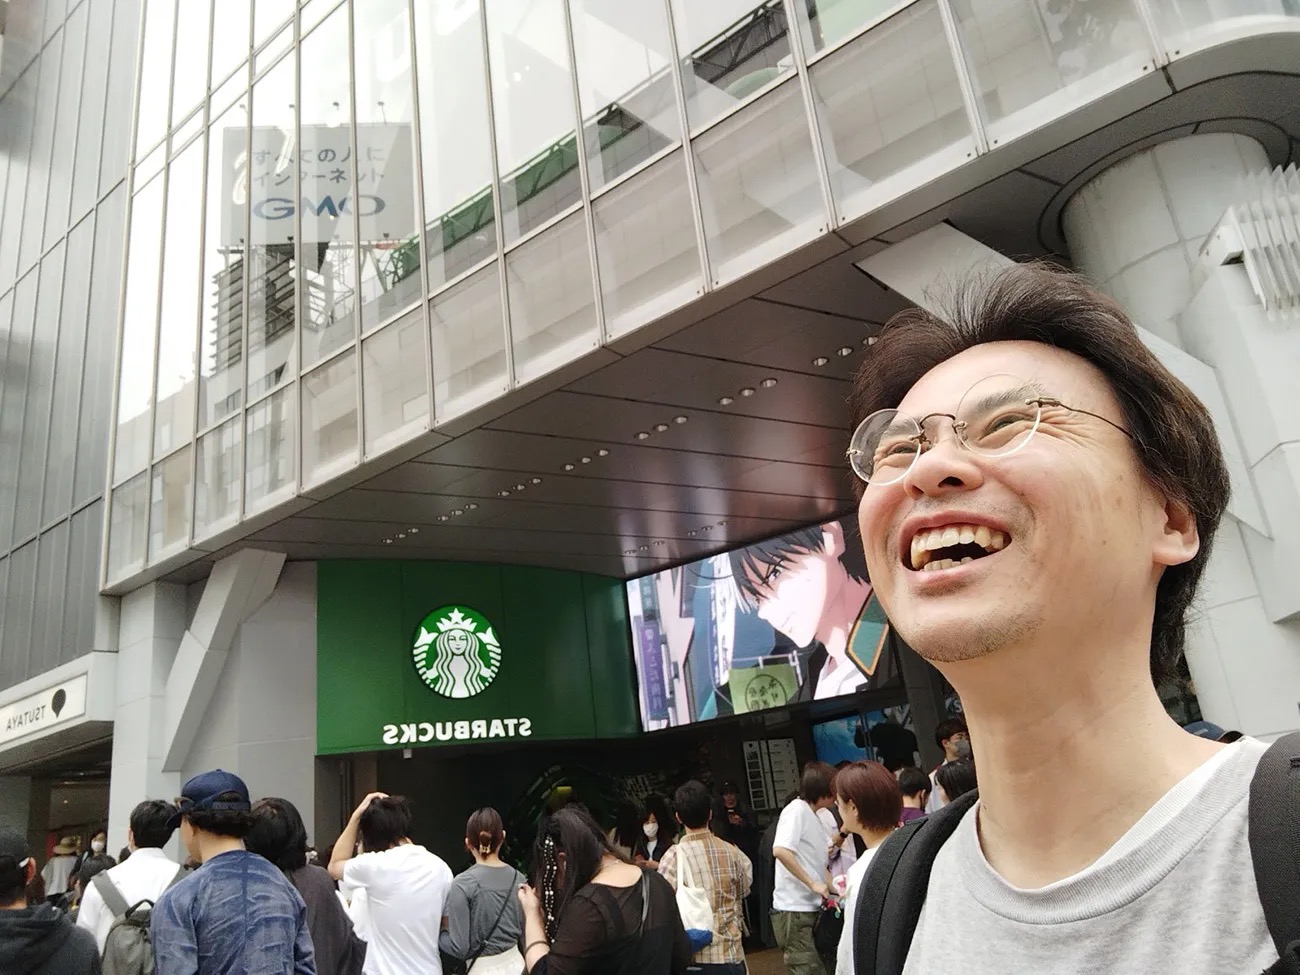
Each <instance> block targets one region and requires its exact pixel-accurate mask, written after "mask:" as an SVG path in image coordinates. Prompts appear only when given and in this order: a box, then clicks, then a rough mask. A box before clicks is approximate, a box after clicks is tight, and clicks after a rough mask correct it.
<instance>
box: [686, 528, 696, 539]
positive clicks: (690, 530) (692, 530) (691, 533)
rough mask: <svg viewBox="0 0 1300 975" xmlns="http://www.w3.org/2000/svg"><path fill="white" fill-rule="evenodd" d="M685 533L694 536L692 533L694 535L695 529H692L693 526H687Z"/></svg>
mask: <svg viewBox="0 0 1300 975" xmlns="http://www.w3.org/2000/svg"><path fill="white" fill-rule="evenodd" d="M686 534H688V535H690V536H692V537H694V535H695V529H694V528H689V529H687V531H686Z"/></svg>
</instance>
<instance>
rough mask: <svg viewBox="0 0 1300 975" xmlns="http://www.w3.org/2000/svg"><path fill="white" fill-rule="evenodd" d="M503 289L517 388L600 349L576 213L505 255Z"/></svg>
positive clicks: (588, 259)
mask: <svg viewBox="0 0 1300 975" xmlns="http://www.w3.org/2000/svg"><path fill="white" fill-rule="evenodd" d="M506 289H507V292H508V294H509V296H510V332H511V338H512V341H513V343H514V355H515V381H516V382H517V383H521V384H522V383H526V382H528V381H529V380H531V379H536V378H537V377H538V376H541V375H544V374H545V373H548V372H550V371H551V370H552V369H555V368H556V367H558V366H562V365H564V364H565V363H567V362H572V361H573V360H574V359H576V358H577V357H578V356H580V355H582V354H583V353H584V352H588V351H590V350H591V349H594V348H595V347H596V346H597V345H598V344H599V341H600V340H599V335H598V328H597V324H596V304H595V299H594V295H593V293H592V280H591V257H590V253H589V252H588V250H587V228H586V226H585V221H584V219H583V215H582V214H581V213H575V214H574V215H573V216H571V217H569V218H567V219H566V220H563V221H561V222H560V223H558V224H556V225H555V226H554V227H552V228H550V229H549V230H547V231H546V233H544V234H541V235H540V236H538V237H534V238H533V239H532V240H530V241H528V243H526V244H524V245H523V246H522V247H520V248H519V249H518V250H515V251H513V252H511V253H510V254H507V255H506Z"/></svg>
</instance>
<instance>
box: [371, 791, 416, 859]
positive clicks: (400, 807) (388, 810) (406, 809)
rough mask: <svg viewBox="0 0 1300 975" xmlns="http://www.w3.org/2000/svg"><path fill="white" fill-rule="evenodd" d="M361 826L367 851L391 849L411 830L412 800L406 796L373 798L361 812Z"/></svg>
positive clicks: (377, 851)
mask: <svg viewBox="0 0 1300 975" xmlns="http://www.w3.org/2000/svg"><path fill="white" fill-rule="evenodd" d="M360 828H361V843H362V845H364V846H365V849H366V852H367V853H380V852H383V851H384V850H391V849H392V848H393V847H395V846H396V845H397V844H398V843H400V842H401V841H402V840H404V839H406V838H407V836H408V835H409V834H410V832H411V800H410V799H408V798H406V796H385V797H384V798H382V799H372V800H371V801H370V805H368V806H366V811H365V812H363V813H362V814H361V822H360Z"/></svg>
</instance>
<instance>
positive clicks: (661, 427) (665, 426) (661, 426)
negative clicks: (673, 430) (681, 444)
mask: <svg viewBox="0 0 1300 975" xmlns="http://www.w3.org/2000/svg"><path fill="white" fill-rule="evenodd" d="M667 429H668V424H667V423H656V424H655V433H663V432H664V431H665V430H667Z"/></svg>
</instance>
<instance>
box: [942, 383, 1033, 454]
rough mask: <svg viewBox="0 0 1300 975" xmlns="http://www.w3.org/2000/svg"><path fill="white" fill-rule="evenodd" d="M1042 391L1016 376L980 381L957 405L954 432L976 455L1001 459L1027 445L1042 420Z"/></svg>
mask: <svg viewBox="0 0 1300 975" xmlns="http://www.w3.org/2000/svg"><path fill="white" fill-rule="evenodd" d="M1042 396H1043V392H1042V390H1041V389H1039V388H1038V387H1037V386H1036V385H1034V384H1033V383H1031V382H1028V381H1027V380H1024V379H1021V378H1019V377H1018V376H1006V375H996V376H988V377H987V378H985V379H981V380H980V381H979V382H977V383H976V384H975V385H974V386H972V387H971V388H970V389H968V390H967V391H966V395H964V396H963V397H962V398H961V402H960V403H959V404H958V405H957V423H956V424H955V426H956V428H957V433H958V435H959V436H960V437H961V441H962V444H963V445H964V446H966V447H969V448H970V449H971V450H973V451H974V452H975V453H977V454H984V455H985V456H988V457H1001V456H1004V455H1006V454H1013V453H1015V452H1016V451H1017V450H1020V449H1021V448H1023V447H1024V446H1025V444H1027V443H1029V440H1030V438H1032V437H1033V435H1034V433H1035V432H1036V431H1037V430H1038V424H1039V422H1040V421H1041V419H1042V412H1043V411H1042V406H1041V405H1040V402H1039V400H1040V399H1041V398H1042Z"/></svg>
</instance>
